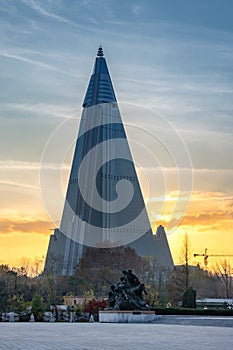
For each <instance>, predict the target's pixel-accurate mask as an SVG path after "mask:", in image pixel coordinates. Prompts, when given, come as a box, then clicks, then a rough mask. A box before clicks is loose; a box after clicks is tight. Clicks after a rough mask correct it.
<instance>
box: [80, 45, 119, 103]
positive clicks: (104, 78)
mask: <svg viewBox="0 0 233 350" xmlns="http://www.w3.org/2000/svg"><path fill="white" fill-rule="evenodd" d="M103 56H104V53H103V49H102V46H101V45H100V46H99V49H98V52H97V57H96V59H95V65H94V70H93V73H92V76H91V79H90V82H89V85H88V88H87V92H86V95H85V99H84V102H83V107H84V108H86V107H90V106H95V105H98V104H102V103H114V102H116V96H115V93H114V89H113V86H112V82H111V78H110V75H109V71H108V67H107V63H106V60H105V57H103Z"/></svg>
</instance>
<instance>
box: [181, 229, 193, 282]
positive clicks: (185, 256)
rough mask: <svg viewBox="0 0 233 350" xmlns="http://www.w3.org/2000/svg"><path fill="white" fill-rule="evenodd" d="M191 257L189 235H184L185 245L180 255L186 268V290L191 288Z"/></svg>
mask: <svg viewBox="0 0 233 350" xmlns="http://www.w3.org/2000/svg"><path fill="white" fill-rule="evenodd" d="M190 256H191V242H190V239H189V236H188V234H187V233H185V235H184V239H183V244H182V248H181V253H180V262H181V265H183V266H184V272H185V288H186V289H188V288H189V287H190V269H189V265H190Z"/></svg>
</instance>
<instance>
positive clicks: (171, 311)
mask: <svg viewBox="0 0 233 350" xmlns="http://www.w3.org/2000/svg"><path fill="white" fill-rule="evenodd" d="M151 310H152V311H155V313H156V314H157V315H202V316H233V310H227V309H207V310H203V309H185V308H172V307H171V308H161V307H154V308H152V309H151Z"/></svg>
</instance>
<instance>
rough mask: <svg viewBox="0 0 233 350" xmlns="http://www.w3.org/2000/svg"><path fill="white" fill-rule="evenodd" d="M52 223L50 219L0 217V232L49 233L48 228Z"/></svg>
mask: <svg viewBox="0 0 233 350" xmlns="http://www.w3.org/2000/svg"><path fill="white" fill-rule="evenodd" d="M52 226H53V225H52V224H51V222H50V221H44V220H39V219H36V220H34V221H31V220H23V221H19V220H15V219H0V234H7V233H12V232H24V233H29V232H37V233H42V234H50V233H51V232H50V229H51V227H52Z"/></svg>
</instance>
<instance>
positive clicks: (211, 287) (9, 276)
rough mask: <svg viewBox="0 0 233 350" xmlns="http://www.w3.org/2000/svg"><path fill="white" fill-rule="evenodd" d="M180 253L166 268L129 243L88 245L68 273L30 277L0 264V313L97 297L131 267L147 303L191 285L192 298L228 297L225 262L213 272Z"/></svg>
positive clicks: (172, 301) (165, 301)
mask: <svg viewBox="0 0 233 350" xmlns="http://www.w3.org/2000/svg"><path fill="white" fill-rule="evenodd" d="M187 256H188V255H187V252H185V254H184V257H186V260H185V258H184V259H183V262H181V264H180V265H178V266H175V268H174V270H173V271H169V270H167V269H166V268H164V267H163V266H160V265H159V264H158V262H157V261H156V259H155V258H154V257H153V258H152V257H144V258H143V257H140V256H138V255H137V254H136V253H135V251H134V250H133V249H131V248H130V247H117V248H104V249H95V248H88V249H87V250H86V253H85V255H84V257H83V258H82V259H81V260H80V262H79V264H78V266H77V269H76V272H75V274H74V275H73V276H55V275H54V274H53V273H52V270H51V271H49V269H48V271H47V272H46V273H42V274H39V275H37V276H34V277H32V276H30V274H29V273H28V271H27V269H26V268H25V267H22V268H10V267H9V266H8V265H0V313H2V312H8V311H14V312H16V313H22V312H24V311H25V310H26V309H27V307H28V306H31V305H33V302H34V303H35V300H36V302H37V303H38V298H39V299H40V300H41V302H42V304H43V305H42V306H43V310H50V308H51V306H55V305H58V304H62V303H63V301H64V300H63V298H64V296H66V295H74V296H82V297H84V298H85V297H86V298H95V299H103V298H106V297H108V292H109V289H110V285H111V284H114V283H115V282H117V281H118V280H119V278H120V277H121V273H122V270H127V269H133V271H134V273H135V274H136V275H137V276H138V277H139V279H140V280H141V281H142V282H143V283H144V284H145V286H146V289H147V296H146V298H147V302H148V303H149V304H150V305H151V306H177V305H178V303H179V302H180V301H181V300H182V297H183V295H184V293H185V292H186V291H187V289H188V288H190V287H192V288H193V289H194V290H195V291H196V296H197V298H205V297H212V298H214V297H215V298H227V297H228V298H230V297H231V298H232V297H233V283H232V272H233V271H232V268H231V266H230V265H229V264H227V262H223V263H222V264H220V265H219V266H218V270H216V271H215V272H208V271H206V270H203V269H201V268H200V266H190V265H189V263H188V261H187Z"/></svg>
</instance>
